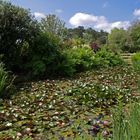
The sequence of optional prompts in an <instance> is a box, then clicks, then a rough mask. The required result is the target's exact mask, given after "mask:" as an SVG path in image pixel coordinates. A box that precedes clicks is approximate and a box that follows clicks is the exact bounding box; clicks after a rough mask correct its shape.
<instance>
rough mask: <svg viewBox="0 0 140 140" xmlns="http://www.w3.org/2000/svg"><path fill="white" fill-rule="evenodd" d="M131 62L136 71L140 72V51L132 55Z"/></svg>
mask: <svg viewBox="0 0 140 140" xmlns="http://www.w3.org/2000/svg"><path fill="white" fill-rule="evenodd" d="M132 64H133V67H134V69H135V70H136V71H137V72H140V52H138V53H136V54H134V55H133V56H132Z"/></svg>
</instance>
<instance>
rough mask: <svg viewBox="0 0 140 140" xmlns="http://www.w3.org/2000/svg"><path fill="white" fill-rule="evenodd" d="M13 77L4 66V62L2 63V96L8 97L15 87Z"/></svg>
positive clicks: (0, 89) (0, 66)
mask: <svg viewBox="0 0 140 140" xmlns="http://www.w3.org/2000/svg"><path fill="white" fill-rule="evenodd" d="M13 80H14V79H13V78H11V76H10V75H9V72H7V71H6V69H5V68H4V64H3V63H2V62H1V63H0V98H8V97H9V96H10V95H11V93H12V89H13Z"/></svg>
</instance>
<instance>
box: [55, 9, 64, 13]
mask: <svg viewBox="0 0 140 140" xmlns="http://www.w3.org/2000/svg"><path fill="white" fill-rule="evenodd" d="M55 12H56V13H58V14H60V13H62V12H63V10H62V9H56V10H55Z"/></svg>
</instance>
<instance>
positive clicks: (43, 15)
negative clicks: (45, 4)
mask: <svg viewBox="0 0 140 140" xmlns="http://www.w3.org/2000/svg"><path fill="white" fill-rule="evenodd" d="M34 16H35V18H45V14H43V13H40V12H35V13H34Z"/></svg>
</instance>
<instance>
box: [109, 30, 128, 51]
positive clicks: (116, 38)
mask: <svg viewBox="0 0 140 140" xmlns="http://www.w3.org/2000/svg"><path fill="white" fill-rule="evenodd" d="M127 40H128V36H127V32H126V31H125V30H124V29H118V28H114V29H113V30H112V31H111V33H110V34H109V35H108V45H109V46H111V47H112V49H113V50H114V51H121V50H122V48H123V49H124V48H125V47H126V46H125V45H126V41H127ZM127 49H128V48H126V49H125V50H127Z"/></svg>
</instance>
